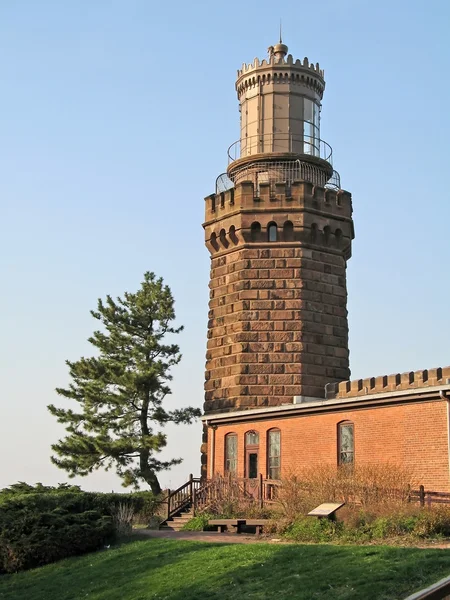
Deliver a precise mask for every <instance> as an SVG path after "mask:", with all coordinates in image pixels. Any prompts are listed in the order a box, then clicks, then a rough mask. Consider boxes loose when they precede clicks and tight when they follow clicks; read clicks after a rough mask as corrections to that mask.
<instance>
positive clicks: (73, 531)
mask: <svg viewBox="0 0 450 600" xmlns="http://www.w3.org/2000/svg"><path fill="white" fill-rule="evenodd" d="M3 509H4V506H3V507H2V515H1V518H0V572H3V573H14V572H16V571H20V570H23V569H29V568H31V567H37V566H40V565H44V564H46V563H49V562H53V561H55V560H59V559H61V558H65V557H66V556H73V555H75V554H83V553H85V552H90V551H92V550H97V549H98V548H101V547H102V546H103V545H104V544H105V543H106V542H108V541H111V539H112V538H113V536H114V527H113V524H112V520H111V518H110V517H105V516H102V515H101V514H100V513H99V512H97V511H85V512H82V513H75V514H71V513H69V512H67V511H64V509H54V510H53V511H50V512H38V511H31V510H28V509H23V508H15V509H12V507H11V506H9V507H7V510H6V511H4V510H3Z"/></svg>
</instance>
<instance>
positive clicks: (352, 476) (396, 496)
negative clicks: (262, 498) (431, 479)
mask: <svg viewBox="0 0 450 600" xmlns="http://www.w3.org/2000/svg"><path fill="white" fill-rule="evenodd" d="M412 481H413V479H412V475H411V473H410V472H409V471H408V470H407V469H405V468H404V467H402V466H399V465H396V464H393V463H382V464H370V463H367V464H362V465H354V466H353V465H342V466H340V467H336V466H334V465H327V464H321V465H315V466H314V467H310V468H306V469H303V470H302V471H299V472H297V473H294V474H292V475H290V476H289V477H287V478H285V479H283V481H282V485H281V486H280V487H279V488H278V490H277V498H276V499H277V503H278V506H279V507H280V509H281V510H282V512H283V514H284V516H285V517H286V518H288V519H290V520H295V518H296V516H298V515H301V514H303V515H304V514H307V513H308V512H309V511H310V510H311V509H312V508H314V507H315V506H317V505H318V504H321V503H322V502H333V501H335V502H345V503H346V504H347V505H349V506H354V505H356V506H360V507H362V508H364V509H370V508H372V507H374V506H376V507H380V506H383V505H386V506H389V507H392V506H402V505H405V504H406V503H407V501H408V498H409V492H410V489H411V484H412Z"/></svg>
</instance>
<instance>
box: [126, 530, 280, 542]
mask: <svg viewBox="0 0 450 600" xmlns="http://www.w3.org/2000/svg"><path fill="white" fill-rule="evenodd" d="M133 535H135V536H136V537H150V538H160V539H161V538H162V539H167V540H190V541H191V542H215V543H217V542H225V543H227V544H255V543H256V544H257V543H259V542H265V543H266V544H267V543H283V540H281V539H279V538H275V537H274V538H270V537H257V536H256V535H251V534H248V535H247V534H245V533H240V534H236V533H220V532H218V531H158V530H154V529H135V530H134V531H133Z"/></svg>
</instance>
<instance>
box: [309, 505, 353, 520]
mask: <svg viewBox="0 0 450 600" xmlns="http://www.w3.org/2000/svg"><path fill="white" fill-rule="evenodd" d="M344 504H345V502H325V503H324V504H320V506H316V508H314V509H313V510H312V511H311V512H309V513H308V517H327V518H328V519H333V518H334V513H335V512H336V511H337V510H339V509H340V508H341V507H342V506H344Z"/></svg>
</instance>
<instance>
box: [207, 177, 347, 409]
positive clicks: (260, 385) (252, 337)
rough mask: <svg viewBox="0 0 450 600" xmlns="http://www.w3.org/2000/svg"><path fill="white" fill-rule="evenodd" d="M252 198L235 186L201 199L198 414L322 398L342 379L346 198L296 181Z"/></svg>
mask: <svg viewBox="0 0 450 600" xmlns="http://www.w3.org/2000/svg"><path fill="white" fill-rule="evenodd" d="M255 193H256V192H255V190H254V189H253V185H252V184H248V183H244V184H241V185H239V186H237V187H236V188H235V189H234V190H231V191H230V192H227V193H226V194H221V195H219V196H210V197H208V198H206V202H207V204H206V219H207V220H206V222H205V225H204V227H205V241H206V245H207V247H208V248H209V250H210V252H211V255H212V256H211V277H210V303H209V308H210V311H209V321H208V343H207V355H206V359H207V362H206V382H205V406H204V409H205V414H208V413H211V412H219V411H220V412H222V411H229V410H236V409H247V408H251V407H255V406H276V405H280V404H284V403H292V401H293V396H296V395H302V396H312V397H324V395H325V384H327V383H330V382H339V381H343V380H346V379H348V378H349V376H350V371H349V352H348V323H347V307H346V304H347V290H346V261H347V259H348V257H349V256H350V248H351V239H352V238H353V225H352V221H351V198H350V195H349V194H348V193H346V192H342V193H336V192H331V191H330V190H324V189H323V188H317V187H316V188H314V186H312V185H311V184H307V183H305V182H297V183H294V184H293V185H292V186H290V187H289V188H287V186H283V185H282V186H280V185H277V190H276V194H275V195H274V196H271V195H270V190H269V189H268V188H264V189H260V190H259V197H256V195H255ZM255 224H257V225H258V229H256V230H255ZM271 224H276V226H277V240H276V241H273V242H269V241H268V236H267V230H268V227H269V226H270V225H271Z"/></svg>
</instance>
